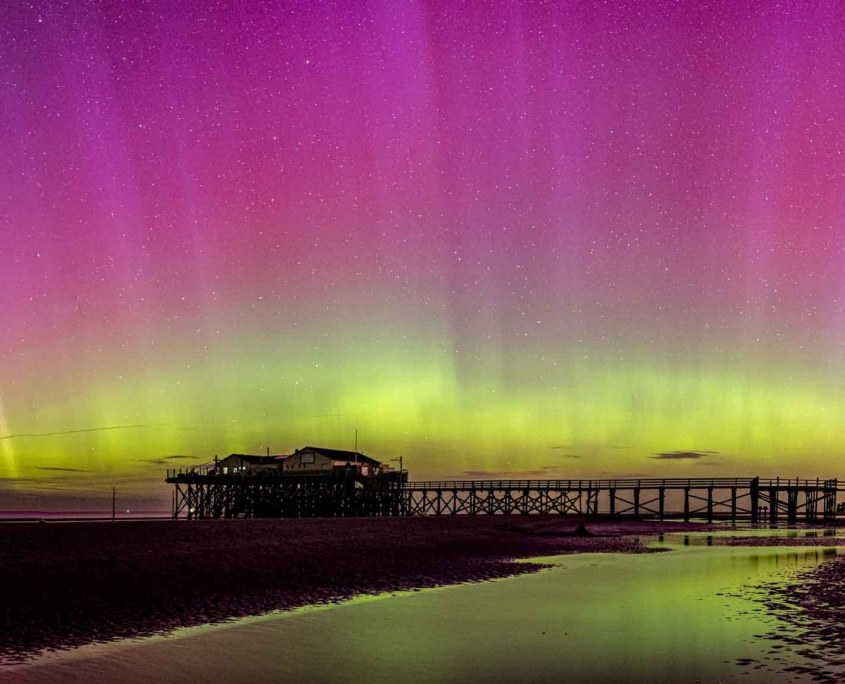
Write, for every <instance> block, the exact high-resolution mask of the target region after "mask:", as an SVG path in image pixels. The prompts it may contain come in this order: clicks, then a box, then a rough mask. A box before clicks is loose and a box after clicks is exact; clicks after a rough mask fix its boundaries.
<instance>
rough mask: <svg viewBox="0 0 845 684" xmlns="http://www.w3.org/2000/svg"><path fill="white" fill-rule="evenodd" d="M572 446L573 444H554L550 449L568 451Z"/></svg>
mask: <svg viewBox="0 0 845 684" xmlns="http://www.w3.org/2000/svg"><path fill="white" fill-rule="evenodd" d="M571 446H572V445H571V444H552V446H550V447H549V449H568V448H569V447H571Z"/></svg>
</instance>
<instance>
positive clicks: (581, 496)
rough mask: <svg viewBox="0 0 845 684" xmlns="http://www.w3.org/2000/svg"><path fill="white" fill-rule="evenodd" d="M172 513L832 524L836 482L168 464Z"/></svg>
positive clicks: (192, 515)
mask: <svg viewBox="0 0 845 684" xmlns="http://www.w3.org/2000/svg"><path fill="white" fill-rule="evenodd" d="M166 481H167V482H168V483H169V484H173V485H174V493H173V515H174V517H175V518H179V517H186V518H189V519H192V518H200V519H205V518H232V517H249V518H278V517H295V518H305V517H345V516H411V515H496V514H500V515H501V514H503V515H531V514H534V515H550V514H556V515H567V514H570V515H578V516H582V517H597V516H602V517H610V518H619V517H637V518H652V519H658V520H666V519H682V520H685V521H689V520H693V519H696V520H706V521H708V522H713V521H715V520H730V521H733V522H736V521H740V520H745V521H749V522H753V523H757V522H771V523H778V522H787V523H798V522H807V523H813V522H826V523H831V522H835V520H836V515H837V512H838V511H839V503H838V500H837V497H838V496H839V492H842V491H843V490H845V486H843V485H840V484H839V482H838V480H821V479H815V480H804V479H783V478H774V479H761V478H759V477H754V478H667V479H653V478H651V479H631V478H628V479H618V480H612V479H611V480H439V481H426V482H421V481H417V482H414V481H410V482H398V481H394V482H384V481H369V482H368V481H366V480H361V479H360V478H359V479H355V478H354V477H353V478H349V477H339V476H338V474H337V473H333V474H332V473H329V474H314V475H309V474H300V475H296V476H290V475H282V474H276V473H257V474H254V475H250V474H238V475H210V474H207V473H196V472H190V471H187V472H184V471H168V474H167V480H166Z"/></svg>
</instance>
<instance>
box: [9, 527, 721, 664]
mask: <svg viewBox="0 0 845 684" xmlns="http://www.w3.org/2000/svg"><path fill="white" fill-rule="evenodd" d="M51 522H52V521H51ZM87 522H92V521H89V520H86V521H84V522H79V523H75V522H63V523H62V524H61V525H51V524H43V525H41V524H30V523H26V524H21V525H19V526H15V525H2V526H0V666H2V665H3V664H9V665H14V664H20V663H23V662H26V661H28V660H31V659H33V658H34V657H37V655H38V654H39V653H41V652H43V651H45V650H47V649H57V650H61V649H68V648H74V647H77V646H81V645H83V644H87V643H94V642H108V641H115V640H119V639H123V638H128V637H143V636H150V635H154V634H161V633H166V632H169V631H172V630H174V629H177V628H180V627H192V626H198V625H202V624H213V623H219V622H225V621H228V620H231V619H235V618H242V617H247V616H251V615H262V614H265V613H268V612H273V611H278V610H290V609H293V608H300V607H304V606H309V605H321V604H326V603H335V602H338V601H341V600H347V599H350V598H353V597H355V596H360V595H367V594H371V595H375V594H380V593H386V592H395V591H410V590H414V589H422V588H428V587H437V586H444V585H453V584H461V583H466V582H479V581H485V580H491V579H496V578H500V577H508V576H514V575H519V574H525V573H532V572H537V571H539V570H541V569H543V568H544V567H545V566H544V565H543V564H540V563H527V562H519V561H518V560H517V559H529V558H532V557H538V556H552V555H564V554H571V553H585V552H591V553H592V552H599V553H651V552H653V550H651V549H647V548H646V547H645V546H644V545H643V544H642V542H641V540H640V537H641V536H651V535H658V534H660V533H665V532H669V531H671V532H683V531H695V532H706V531H709V530H721V529H725V528H724V527H722V526H717V525H706V524H704V525H702V524H694V523H690V524H683V523H682V524H674V523H671V524H670V525H669V526H668V529H667V526H666V524H660V523H649V522H635V521H626V522H610V521H588V522H587V527H588V529H589V530H590V531H592V532H593V533H594V534H595V535H596V536H569V533H571V532H572V531H573V530H575V528H576V527H577V526H578V524H579V523H580V522H581V521H580V519H575V518H573V519H567V518H552V519H550V518H545V517H544V518H540V517H539V516H537V517H535V516H519V517H517V516H476V517H460V516H456V517H443V518H405V519H396V518H335V519H308V520H289V519H288V520H284V519H282V520H227V521H193V522H187V521H178V522H174V521H171V520H154V521H128V520H125V521H122V522H124V524H123V525H114V526H111V525H87V524H85V523H87ZM98 522H105V521H98ZM168 523H169V524H168Z"/></svg>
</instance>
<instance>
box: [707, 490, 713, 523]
mask: <svg viewBox="0 0 845 684" xmlns="http://www.w3.org/2000/svg"><path fill="white" fill-rule="evenodd" d="M707 522H709V523H712V522H713V487H708V488H707Z"/></svg>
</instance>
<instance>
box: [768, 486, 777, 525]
mask: <svg viewBox="0 0 845 684" xmlns="http://www.w3.org/2000/svg"><path fill="white" fill-rule="evenodd" d="M769 522H770V523H772V525H777V522H778V490H777V489H774V488H773V487H769Z"/></svg>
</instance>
